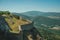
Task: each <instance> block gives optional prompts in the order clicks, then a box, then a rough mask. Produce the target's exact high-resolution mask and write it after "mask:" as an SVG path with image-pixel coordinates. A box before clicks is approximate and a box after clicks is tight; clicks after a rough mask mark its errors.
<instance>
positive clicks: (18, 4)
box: [0, 0, 60, 13]
mask: <svg viewBox="0 0 60 40" xmlns="http://www.w3.org/2000/svg"><path fill="white" fill-rule="evenodd" d="M0 11H10V12H19V13H20V12H26V11H42V12H60V0H0Z"/></svg>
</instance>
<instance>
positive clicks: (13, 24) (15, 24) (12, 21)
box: [5, 17, 29, 33]
mask: <svg viewBox="0 0 60 40" xmlns="http://www.w3.org/2000/svg"><path fill="white" fill-rule="evenodd" d="M5 20H6V22H7V23H8V25H9V26H10V28H11V29H12V31H11V30H10V32H15V33H18V32H19V26H20V25H24V24H28V23H29V22H28V21H23V20H20V19H16V18H15V17H13V18H10V17H7V18H5Z"/></svg>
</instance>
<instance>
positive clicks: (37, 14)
mask: <svg viewBox="0 0 60 40" xmlns="http://www.w3.org/2000/svg"><path fill="white" fill-rule="evenodd" d="M21 14H23V15H26V16H32V17H34V16H60V13H57V12H40V11H28V12H24V13H21Z"/></svg>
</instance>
